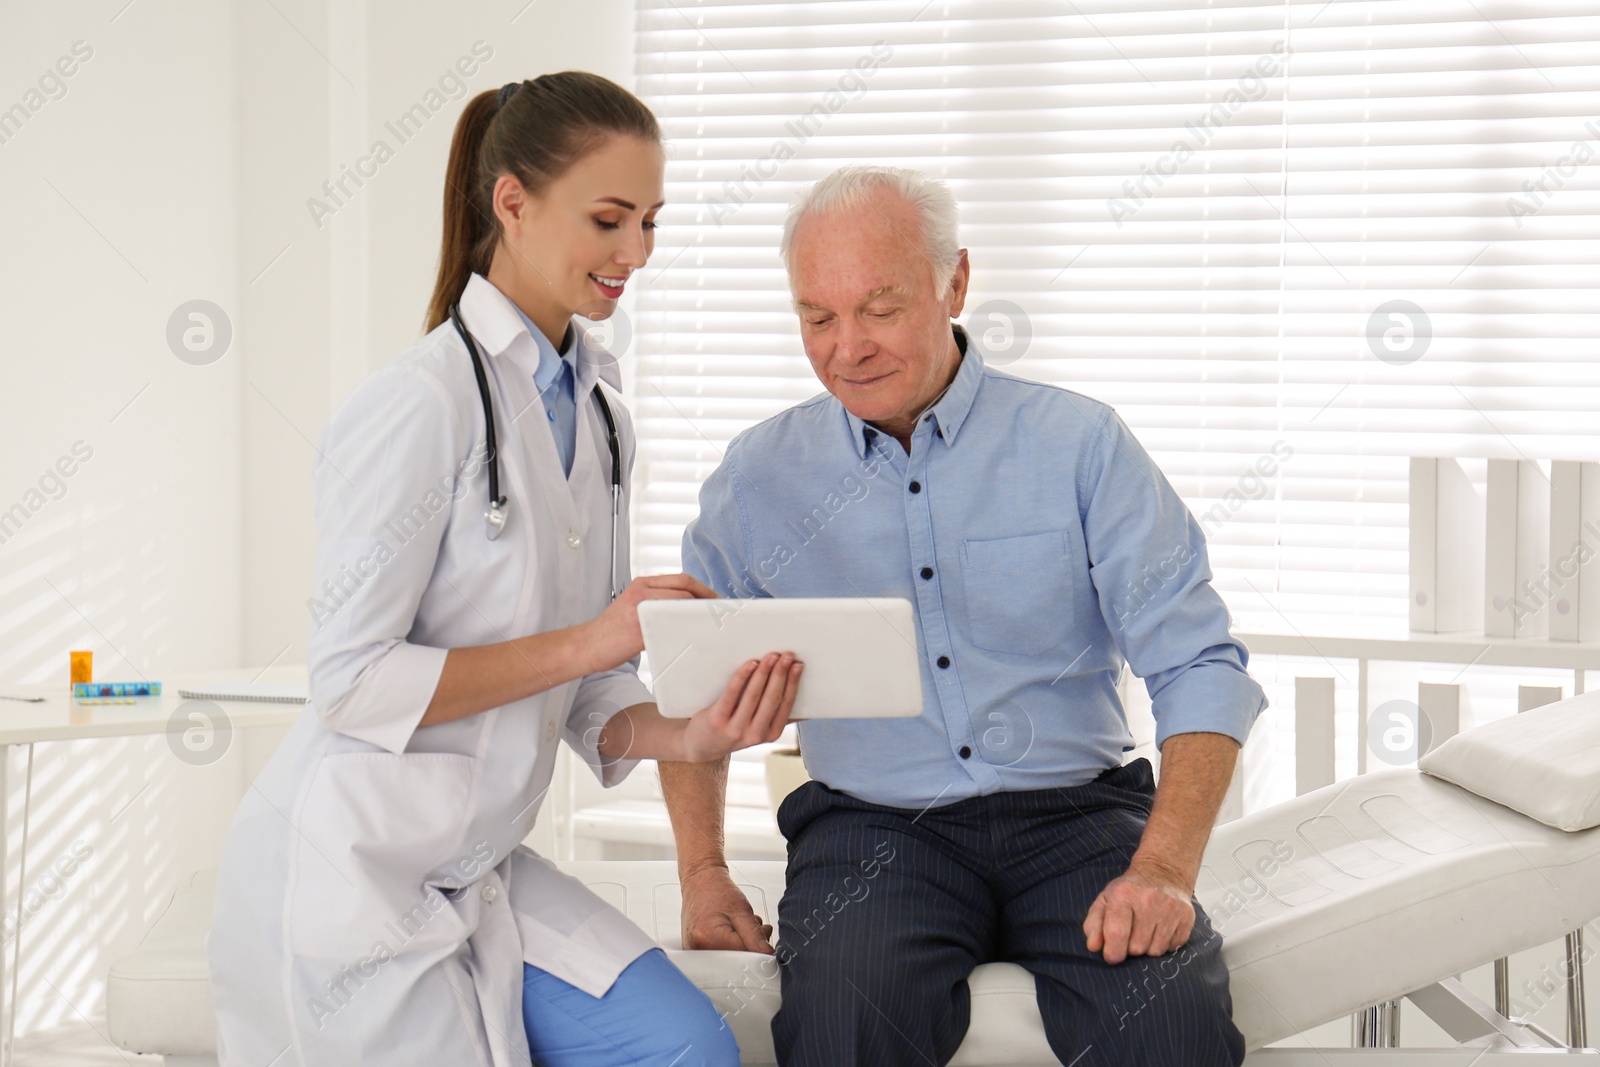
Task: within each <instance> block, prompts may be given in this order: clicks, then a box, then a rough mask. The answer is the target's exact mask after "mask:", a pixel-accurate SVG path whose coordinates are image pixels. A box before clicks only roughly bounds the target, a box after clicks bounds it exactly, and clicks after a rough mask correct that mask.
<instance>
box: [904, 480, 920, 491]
mask: <svg viewBox="0 0 1600 1067" xmlns="http://www.w3.org/2000/svg"><path fill="white" fill-rule="evenodd" d="M907 488H909V489H910V490H911V491H912V492H913V493H920V492H922V483H921V482H912V483H911V484H910V485H909V486H907Z"/></svg>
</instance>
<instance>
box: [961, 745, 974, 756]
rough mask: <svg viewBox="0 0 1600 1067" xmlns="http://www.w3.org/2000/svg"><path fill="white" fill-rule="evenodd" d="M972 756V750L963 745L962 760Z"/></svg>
mask: <svg viewBox="0 0 1600 1067" xmlns="http://www.w3.org/2000/svg"><path fill="white" fill-rule="evenodd" d="M971 755H972V749H971V748H969V747H968V746H966V745H962V746H961V758H962V759H966V758H967V757H969V756H971Z"/></svg>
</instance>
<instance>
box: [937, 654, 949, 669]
mask: <svg viewBox="0 0 1600 1067" xmlns="http://www.w3.org/2000/svg"><path fill="white" fill-rule="evenodd" d="M935 662H937V663H938V664H939V666H941V667H948V666H950V657H949V656H940V657H939V658H938V660H936V661H935Z"/></svg>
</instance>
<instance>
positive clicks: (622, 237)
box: [495, 136, 666, 343]
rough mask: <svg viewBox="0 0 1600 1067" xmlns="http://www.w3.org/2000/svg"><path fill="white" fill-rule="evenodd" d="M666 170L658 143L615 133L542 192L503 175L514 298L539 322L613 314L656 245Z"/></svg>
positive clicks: (500, 190)
mask: <svg viewBox="0 0 1600 1067" xmlns="http://www.w3.org/2000/svg"><path fill="white" fill-rule="evenodd" d="M665 174H666V153H665V152H664V151H663V150H662V148H661V146H660V145H659V144H657V143H655V142H654V141H646V140H641V139H639V138H636V137H621V136H610V137H607V138H606V139H605V140H604V141H602V142H600V144H598V145H597V146H595V147H594V148H592V149H591V150H590V151H589V152H588V153H587V154H586V155H584V156H583V157H582V158H580V159H579V160H578V161H577V162H576V163H574V164H573V165H572V166H571V167H569V168H568V169H567V172H566V173H565V174H563V175H561V177H559V178H557V179H556V180H555V181H553V182H551V183H550V184H549V185H547V186H546V187H545V188H544V189H542V190H541V191H540V192H538V193H536V194H533V195H529V194H527V193H525V192H524V191H523V190H522V186H521V183H519V182H517V181H516V179H514V178H511V177H509V176H506V177H502V178H501V179H500V182H499V184H498V185H497V186H496V189H495V211H496V214H498V215H499V216H500V221H501V227H502V232H503V234H504V247H503V248H502V249H500V251H499V252H497V253H496V259H502V258H503V260H504V262H505V265H506V267H507V268H508V269H509V270H510V271H512V272H513V274H514V276H515V278H516V281H515V288H516V290H517V292H516V293H514V294H513V296H514V299H516V300H517V302H518V303H520V304H523V306H524V310H527V311H528V312H529V314H530V315H531V316H532V317H533V318H534V319H535V320H536V321H538V320H539V319H540V318H541V312H542V313H544V315H545V316H548V317H549V318H551V319H552V320H558V321H562V322H564V321H565V320H566V319H567V318H569V317H570V316H572V315H574V314H579V315H583V316H584V317H586V318H590V319H604V318H609V317H610V316H611V314H612V312H614V311H615V310H616V308H617V299H618V298H619V297H621V296H622V293H623V290H624V288H625V287H626V285H627V283H628V279H629V277H630V276H631V275H632V274H633V272H634V271H636V270H638V269H639V268H640V267H643V266H644V265H645V261H646V260H647V259H649V258H650V253H651V251H653V250H654V248H655V218H656V213H657V212H658V211H660V210H661V205H662V199H663V197H662V189H663V180H664V178H665ZM528 304H532V305H534V306H533V307H528ZM542 325H543V324H542V323H541V326H542ZM560 339H561V338H560V336H559V335H557V336H556V337H555V338H554V340H555V341H556V342H558V343H559V341H560Z"/></svg>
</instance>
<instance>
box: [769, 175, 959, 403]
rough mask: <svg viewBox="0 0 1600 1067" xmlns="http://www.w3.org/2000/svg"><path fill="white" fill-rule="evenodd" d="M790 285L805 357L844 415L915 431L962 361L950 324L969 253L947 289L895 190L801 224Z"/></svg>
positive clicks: (911, 214)
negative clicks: (937, 280) (939, 284)
mask: <svg viewBox="0 0 1600 1067" xmlns="http://www.w3.org/2000/svg"><path fill="white" fill-rule="evenodd" d="M791 257H792V264H793V265H792V271H791V274H790V278H789V285H790V289H791V290H792V291H793V294H794V301H795V309H796V311H798V313H799V315H800V337H801V340H802V341H803V342H804V344H805V349H806V357H807V358H808V359H810V360H811V368H812V370H814V371H815V372H816V375H817V378H818V380H819V381H821V382H822V385H823V388H825V389H827V390H828V392H830V393H832V394H833V395H834V396H836V397H838V398H839V402H840V403H841V404H843V405H844V407H845V410H847V411H849V412H850V413H851V414H852V415H855V416H856V417H857V418H859V419H862V420H864V421H866V422H872V423H877V424H879V425H881V426H884V427H885V428H886V429H888V430H890V432H894V433H897V434H898V433H899V432H902V431H903V432H905V433H909V432H910V427H911V426H912V424H913V423H914V422H915V420H916V418H917V416H918V415H920V414H921V413H922V411H923V410H924V409H925V408H926V407H927V405H928V404H929V403H930V402H931V401H932V400H933V398H934V397H936V396H938V395H939V393H940V392H941V391H942V390H943V389H944V387H945V386H946V385H947V384H948V383H949V380H950V377H951V375H952V374H953V373H954V369H955V362H956V361H957V360H958V359H959V358H960V357H959V353H958V352H957V350H956V348H955V344H954V342H953V340H952V339H951V335H950V320H951V319H952V318H953V317H955V316H956V315H959V314H960V313H961V307H962V303H963V302H964V301H965V300H966V293H967V254H966V251H965V250H964V249H963V250H962V253H961V262H960V264H959V266H958V267H957V268H956V272H955V275H954V276H953V277H952V278H951V282H950V285H949V286H947V287H946V288H945V289H944V290H943V291H942V292H940V291H936V290H935V289H934V279H933V264H932V262H931V261H930V260H929V259H928V257H927V255H926V254H925V253H924V252H923V248H922V237H921V231H920V228H919V224H918V222H917V217H916V212H915V209H914V208H912V207H911V205H909V204H907V203H906V202H905V200H904V198H903V197H901V196H900V195H899V194H898V193H896V192H893V191H892V190H881V191H878V192H876V193H874V194H873V198H872V199H871V200H869V201H868V202H867V203H865V204H862V205H861V206H860V207H856V208H846V209H840V210H835V211H828V212H823V213H819V214H815V215H808V216H806V217H805V218H804V219H802V220H801V221H800V223H799V224H798V225H797V226H796V228H795V232H794V236H793V239H792V244H791Z"/></svg>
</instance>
